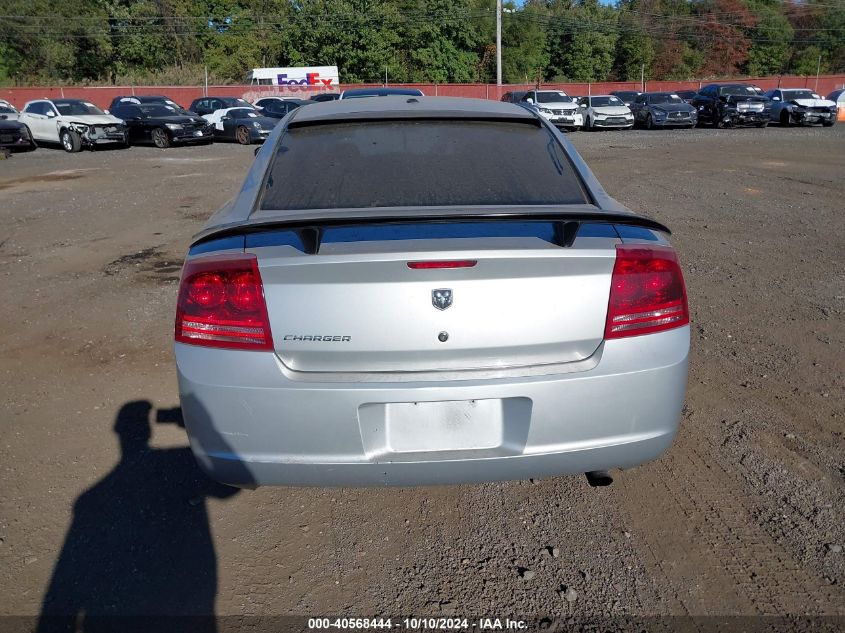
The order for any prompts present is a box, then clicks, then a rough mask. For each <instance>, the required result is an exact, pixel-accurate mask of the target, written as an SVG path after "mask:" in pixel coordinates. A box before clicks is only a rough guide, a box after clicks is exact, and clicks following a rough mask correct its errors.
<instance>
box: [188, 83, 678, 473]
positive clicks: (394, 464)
mask: <svg viewBox="0 0 845 633" xmlns="http://www.w3.org/2000/svg"><path fill="white" fill-rule="evenodd" d="M667 235H668V229H666V227H664V226H663V225H661V224H660V223H658V222H656V221H654V220H651V219H649V218H647V217H644V216H641V215H636V214H634V213H632V212H630V211H629V210H628V209H626V208H625V207H623V206H622V205H620V204H619V203H618V202H616V201H615V200H613V199H612V198H610V197H609V196H608V194H607V193H606V192H605V191H604V190H603V189H602V187H601V185H600V184H599V183H598V182H597V181H596V179H595V177H594V176H593V174H592V173H591V172H590V170H589V168H588V167H587V166H586V165H585V164H584V162H583V161H582V160H581V158H580V157H579V156H578V154H577V152H576V151H575V150H574V148H573V147H572V145H571V144H570V143H569V142H568V141H567V140H566V139H565V138H564V136H563V134H562V133H561V132H559V131H558V130H557V129H555V127H554V126H553V125H552V124H551V123H549V122H548V121H546V120H545V119H544V118H542V117H540V116H539V115H537V114H536V113H532V112H530V111H528V110H526V109H524V108H521V107H518V106H515V105H513V104H510V103H502V102H492V101H482V100H474V99H456V98H437V97H407V96H403V97H384V98H381V99H354V100H343V101H333V102H325V103H317V104H314V105H310V106H308V107H306V108H300V109H297V110H295V111H293V112H292V113H291V114H289V115H288V116H287V117H286V118H285V119H284V120H283V121H282V122H281V123H280V124H279V125H278V126H277V127H276V129H275V130H274V131H273V133H272V135H271V136H270V138H269V139H268V140H267V142H266V144H265V145H264V146H263V147H262V148H261V150H260V151H259V152H258V154H257V156H256V159H255V162H254V163H253V166H252V168H251V169H250V171H249V173H248V174H247V177H246V180H245V182H244V184H243V187H242V188H241V190H240V192H239V193H238V194H237V195H236V196H235V198H234V199H233V200H232V202H231V203H229V204H228V205H227V206H226V207H224V208H223V209H221V210H220V211H218V212H217V214H215V215H214V216H213V217H212V218H211V219H210V220H209V222H208V223H207V224H206V226H205V228H203V229H202V231H201V232H200V233H199V234H197V235H196V236H195V239H194V242H193V244H192V246H191V248H190V251H189V254H188V257H187V260H186V262H185V265H184V268H183V272H182V280H181V284H180V289H179V295H178V305H177V314H176V330H175V337H176V342H175V354H176V364H177V368H178V380H179V391H180V396H181V402H182V408H183V414H184V419H185V423H186V427H187V430H188V433H189V436H190V440H191V448H192V449H193V451H194V454H195V456H196V458H197V460H198V461H199V463H200V465H201V466H202V467H203V468H204V469H205V470H206V471H207V472H208V473H209V474H210V475H211V476H212V477H213V478H215V479H217V480H219V481H222V482H224V483H228V484H232V485H235V486H241V487H255V486H259V485H319V486H348V485H420V484H443V483H458V482H481V481H490V480H504V479H519V478H528V477H541V476H550V475H559V474H565V473H569V474H572V473H588V478H589V480H590V481H591V483H593V484H597V485H600V484H606V483H608V482H609V481H610V477H609V476H608V475H607V474H606V471H607V470H608V469H611V468H628V467H632V466H636V465H638V464H642V463H643V462H647V461H649V460H653V459H655V458H657V457H658V456H659V455H661V454H662V453H663V452H664V451H666V450H667V448H668V447H669V446H670V445H671V443H672V441H673V438H674V437H675V434H676V432H677V430H678V424H679V416H680V412H681V407H682V404H683V400H684V392H685V388H686V382H687V356H688V349H689V310H688V306H687V295H686V289H685V286H684V280H683V276H682V274H681V269H680V266H679V264H678V258H677V256H676V254H675V252H674V250H673V249H672V248H671V246H670V245H669V244H668V242H667V240H666V236H667Z"/></svg>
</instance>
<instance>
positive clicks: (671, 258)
mask: <svg viewBox="0 0 845 633" xmlns="http://www.w3.org/2000/svg"><path fill="white" fill-rule="evenodd" d="M687 323H689V307H688V305H687V289H686V286H685V285H684V276H683V274H682V273H681V267H680V265H679V264H678V257H677V255H675V251H673V250H672V249H671V248H669V247H666V246H641V245H636V246H634V245H625V244H620V245H618V246H617V247H616V263H615V264H614V266H613V279H612V280H611V282H610V302H609V304H608V308H607V323H606V325H605V328H604V337H605V338H606V339H608V338H623V337H626V336H638V335H640V334H651V333H653V332H662V331H663V330H671V329H672V328H676V327H680V326H682V325H686V324H687Z"/></svg>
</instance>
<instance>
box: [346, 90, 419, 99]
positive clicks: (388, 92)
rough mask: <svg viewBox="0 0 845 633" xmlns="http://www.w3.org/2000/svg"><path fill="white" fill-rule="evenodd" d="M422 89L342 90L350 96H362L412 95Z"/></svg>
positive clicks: (416, 94) (415, 95)
mask: <svg viewBox="0 0 845 633" xmlns="http://www.w3.org/2000/svg"><path fill="white" fill-rule="evenodd" d="M421 92H422V90H420V89H419V88H352V89H350V90H344V91H343V93H342V94H343V95H344V96H347V95H352V96H364V95H373V96H378V97H382V96H389V95H407V96H412V97H418V96H420V93H421Z"/></svg>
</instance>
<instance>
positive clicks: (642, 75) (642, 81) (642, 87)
mask: <svg viewBox="0 0 845 633" xmlns="http://www.w3.org/2000/svg"><path fill="white" fill-rule="evenodd" d="M640 90H642V91H643V92H645V64H643V65H642V66H640Z"/></svg>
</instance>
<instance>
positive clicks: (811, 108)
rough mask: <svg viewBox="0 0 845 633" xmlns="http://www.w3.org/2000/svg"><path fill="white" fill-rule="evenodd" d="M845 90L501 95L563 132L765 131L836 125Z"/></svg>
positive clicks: (716, 88) (729, 88) (737, 88)
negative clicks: (709, 127)
mask: <svg viewBox="0 0 845 633" xmlns="http://www.w3.org/2000/svg"><path fill="white" fill-rule="evenodd" d="M843 94H845V91H836V92H833V93H831V94H830V95H828V98H827V99H823V98H822V97H820V96H819V95H817V94H816V93H814V92H813V91H812V90H808V89H806V88H777V89H774V90H769V91H768V92H763V90H761V89H760V88H759V87H757V86H754V85H750V84H710V85H708V86H704V87H703V88H702V89H701V90H700V91H698V92H694V91H692V90H680V91H674V92H668V91H663V92H635V91H629V90H626V91H616V92H611V93H610V94H606V95H590V96H586V97H577V96H572V95H567V94H566V93H565V92H563V91H560V90H539V89H537V90H528V91H520V92H507V93H505V95H504V96H503V97H502V101H509V102H512V103H516V104H518V105H521V106H522V107H525V108H528V109H530V110H533V111H535V112H537V113H539V114H540V115H541V116H543V117H545V118H546V119H548V120H549V121H551V122H552V123H553V124H554V125H556V126H557V127H560V128H564V129H568V130H577V129H585V130H596V129H601V128H617V129H620V128H621V129H631V128H632V127H634V126H636V125H640V126H642V127H645V128H647V129H652V128H657V127H686V128H692V127H696V126H699V125H704V124H709V125H712V126H714V127H717V128H725V127H736V126H748V125H753V126H756V127H766V126H767V125H768V124H769V123H770V122H776V123H779V124H780V125H783V126H788V125H813V124H821V125H824V126H826V127H830V126H832V125H834V124H835V123H836V119H837V103H838V101H843V102H845V98H842V95H843Z"/></svg>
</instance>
